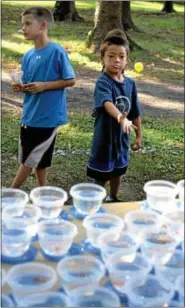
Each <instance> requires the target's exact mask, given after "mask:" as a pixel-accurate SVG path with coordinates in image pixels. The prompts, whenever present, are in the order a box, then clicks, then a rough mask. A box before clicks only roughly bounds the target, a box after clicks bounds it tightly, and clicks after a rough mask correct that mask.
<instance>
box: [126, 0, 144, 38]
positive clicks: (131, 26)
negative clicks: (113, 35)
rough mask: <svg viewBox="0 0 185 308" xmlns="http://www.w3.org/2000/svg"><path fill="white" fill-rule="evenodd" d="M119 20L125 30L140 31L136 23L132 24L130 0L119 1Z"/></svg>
mask: <svg viewBox="0 0 185 308" xmlns="http://www.w3.org/2000/svg"><path fill="white" fill-rule="evenodd" d="M121 2H122V3H121V4H122V5H121V15H122V16H121V20H122V25H123V28H124V30H125V31H127V30H130V29H132V30H134V31H136V32H142V31H141V30H140V29H139V28H138V27H136V25H135V24H134V22H133V20H132V16H131V5H130V4H131V3H130V1H121Z"/></svg>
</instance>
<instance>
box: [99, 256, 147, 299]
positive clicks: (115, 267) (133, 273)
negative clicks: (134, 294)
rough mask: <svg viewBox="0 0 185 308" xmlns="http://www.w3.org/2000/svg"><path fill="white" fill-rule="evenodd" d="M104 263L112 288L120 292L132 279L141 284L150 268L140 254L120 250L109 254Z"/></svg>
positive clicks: (122, 291) (123, 290)
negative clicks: (129, 253)
mask: <svg viewBox="0 0 185 308" xmlns="http://www.w3.org/2000/svg"><path fill="white" fill-rule="evenodd" d="M105 264H106V267H107V269H108V271H109V276H110V279H111V282H112V284H113V286H114V288H115V289H116V290H118V291H119V292H120V293H124V292H125V287H126V286H127V285H128V284H129V283H130V281H131V280H133V279H134V280H135V281H137V284H138V285H139V284H142V282H143V281H145V280H146V277H147V275H148V273H149V272H150V271H151V269H152V264H151V263H150V261H149V260H148V259H147V258H146V257H145V256H143V255H142V254H140V253H136V254H135V256H134V255H125V254H124V252H122V251H119V252H116V253H113V254H111V255H110V256H109V257H108V258H107V260H106V262H105Z"/></svg>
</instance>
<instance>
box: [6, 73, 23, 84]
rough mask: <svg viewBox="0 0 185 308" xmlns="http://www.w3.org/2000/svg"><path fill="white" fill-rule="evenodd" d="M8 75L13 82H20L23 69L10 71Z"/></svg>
mask: <svg viewBox="0 0 185 308" xmlns="http://www.w3.org/2000/svg"><path fill="white" fill-rule="evenodd" d="M9 75H10V78H11V79H12V81H13V82H14V83H20V84H21V83H22V76H23V71H17V72H11V73H10V74H9Z"/></svg>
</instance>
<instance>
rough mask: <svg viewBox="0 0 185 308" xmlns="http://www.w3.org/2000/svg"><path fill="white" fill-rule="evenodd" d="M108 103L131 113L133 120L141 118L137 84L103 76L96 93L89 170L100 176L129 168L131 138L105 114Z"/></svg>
mask: <svg viewBox="0 0 185 308" xmlns="http://www.w3.org/2000/svg"><path fill="white" fill-rule="evenodd" d="M106 101H110V102H112V103H113V104H114V105H115V106H116V107H117V108H118V109H119V110H120V112H127V113H128V115H127V118H128V119H129V120H133V119H135V118H137V117H138V116H140V115H141V109H140V104H139V100H138V95H137V89H136V85H135V82H134V80H133V79H131V78H129V77H125V78H124V82H118V81H116V80H114V79H112V78H111V77H110V76H109V75H108V74H107V73H102V74H101V76H100V77H99V79H98V80H97V82H96V86H95V91H94V105H95V106H94V107H95V111H96V112H95V114H96V119H95V123H94V136H93V141H92V148H91V154H90V159H89V162H88V167H89V168H91V169H94V170H97V171H100V172H110V171H112V170H113V169H115V168H123V167H125V166H127V165H128V151H129V146H130V137H129V135H127V134H125V133H124V132H123V128H122V126H121V125H120V124H119V123H118V122H117V120H115V119H114V118H113V117H111V116H110V115H109V114H108V113H107V111H106V110H105V108H104V103H105V102H106Z"/></svg>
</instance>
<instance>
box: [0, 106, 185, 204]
mask: <svg viewBox="0 0 185 308" xmlns="http://www.w3.org/2000/svg"><path fill="white" fill-rule="evenodd" d="M19 118H20V110H19V109H16V110H15V109H14V108H13V107H7V106H4V107H3V110H2V119H3V120H2V136H4V138H3V139H2V143H1V147H2V185H3V186H9V185H10V183H11V181H12V179H13V176H14V175H15V172H16V170H17V167H18V164H17V163H16V160H17V154H18V153H17V152H18V135H19ZM143 126H144V132H143V146H144V148H147V149H148V152H146V153H142V152H138V153H130V166H129V169H128V172H127V174H126V177H125V182H126V185H127V186H128V185H129V186H130V187H131V188H132V190H133V191H132V194H128V192H125V191H124V187H125V184H124V183H123V185H122V188H121V193H120V196H121V197H122V198H123V199H124V200H126V201H129V200H141V199H143V198H144V193H143V191H142V187H143V185H144V183H145V182H146V181H148V180H152V179H167V180H171V181H173V182H177V181H178V180H179V179H182V178H183V176H184V175H183V169H182V166H183V164H184V155H183V148H184V144H183V141H184V139H183V138H184V126H182V123H181V122H180V120H164V119H155V121H154V120H153V119H152V118H150V117H144V118H143ZM92 131H93V120H92V117H91V116H90V115H89V116H88V115H83V119H82V116H81V115H78V114H74V113H70V114H69V124H67V125H66V126H63V127H61V128H60V129H59V132H58V136H57V140H56V145H55V152H56V153H57V151H59V150H60V151H61V150H62V151H64V154H65V155H56V156H55V155H54V158H53V165H52V168H51V169H50V172H49V183H50V184H51V185H56V186H60V187H63V188H65V189H66V190H67V191H69V189H70V187H71V186H72V185H74V184H75V183H80V182H86V181H87V178H86V167H87V161H88V157H89V153H88V152H89V149H90V146H91V140H92ZM5 136H6V137H5ZM133 138H134V134H132V139H133ZM150 150H152V151H150ZM35 185H36V182H35V178H34V175H31V176H30V177H29V178H28V180H27V182H26V183H25V184H24V185H23V188H24V189H25V190H27V191H30V189H31V188H33V187H35Z"/></svg>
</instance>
